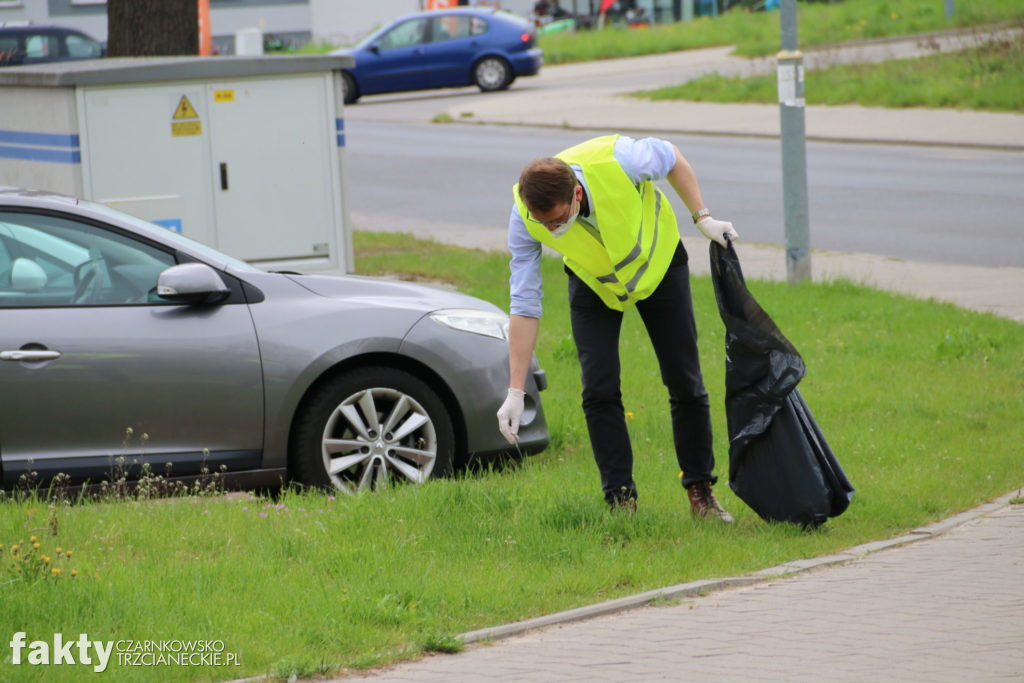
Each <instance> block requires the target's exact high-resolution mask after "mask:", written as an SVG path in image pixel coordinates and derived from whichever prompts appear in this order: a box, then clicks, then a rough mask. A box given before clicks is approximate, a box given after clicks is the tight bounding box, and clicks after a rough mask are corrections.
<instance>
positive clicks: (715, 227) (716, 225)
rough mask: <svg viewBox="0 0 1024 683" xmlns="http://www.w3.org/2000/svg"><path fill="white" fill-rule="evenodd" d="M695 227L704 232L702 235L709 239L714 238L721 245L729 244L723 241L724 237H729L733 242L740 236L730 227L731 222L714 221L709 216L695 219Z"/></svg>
mask: <svg viewBox="0 0 1024 683" xmlns="http://www.w3.org/2000/svg"><path fill="white" fill-rule="evenodd" d="M697 229H698V230H700V231H701V232H702V233H704V236H705V237H707V238H708V239H709V240H714V241H715V242H718V243H719V244H721V245H722V246H723V247H727V246H729V245H728V244H726V243H725V238H726V237H728V238H729V239H731V240H732V241H733V242H735V241H736V240H738V239H739V238H740V236H739V235H738V234H736V231H735V230H733V229H732V223H730V222H729V221H716V220H715V219H714V218H711V217H710V216H708V217H707V218H701V219H700V220H699V221H697Z"/></svg>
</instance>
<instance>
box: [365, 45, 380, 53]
mask: <svg viewBox="0 0 1024 683" xmlns="http://www.w3.org/2000/svg"><path fill="white" fill-rule="evenodd" d="M366 49H367V50H369V51H370V52H372V53H373V54H378V53H379V52H380V43H370V46H369V47H367V48H366Z"/></svg>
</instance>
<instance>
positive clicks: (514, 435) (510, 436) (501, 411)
mask: <svg viewBox="0 0 1024 683" xmlns="http://www.w3.org/2000/svg"><path fill="white" fill-rule="evenodd" d="M525 395H526V393H525V392H524V391H523V390H522V389H512V388H510V389H509V390H508V396H506V397H505V402H504V403H502V404H501V408H498V431H499V432H501V435H502V436H503V437H505V439H506V440H508V442H509V443H511V444H514V443H516V442H518V441H519V418H521V417H522V416H523V397H524V396H525Z"/></svg>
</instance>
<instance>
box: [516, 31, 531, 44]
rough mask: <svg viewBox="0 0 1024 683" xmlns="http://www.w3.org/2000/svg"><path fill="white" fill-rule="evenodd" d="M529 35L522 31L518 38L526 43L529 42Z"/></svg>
mask: <svg viewBox="0 0 1024 683" xmlns="http://www.w3.org/2000/svg"><path fill="white" fill-rule="evenodd" d="M530 37H531V36H530V34H529V33H523V35H521V36H519V40H521V41H523V42H524V43H528V42H530Z"/></svg>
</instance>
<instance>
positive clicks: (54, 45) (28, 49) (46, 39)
mask: <svg viewBox="0 0 1024 683" xmlns="http://www.w3.org/2000/svg"><path fill="white" fill-rule="evenodd" d="M25 56H27V57H28V58H30V59H47V58H52V57H59V56H60V44H59V43H58V41H57V37H56V36H47V35H41V34H37V35H32V36H26V37H25Z"/></svg>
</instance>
